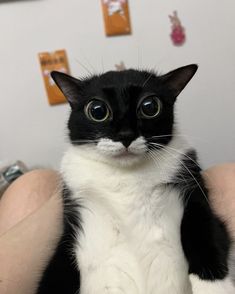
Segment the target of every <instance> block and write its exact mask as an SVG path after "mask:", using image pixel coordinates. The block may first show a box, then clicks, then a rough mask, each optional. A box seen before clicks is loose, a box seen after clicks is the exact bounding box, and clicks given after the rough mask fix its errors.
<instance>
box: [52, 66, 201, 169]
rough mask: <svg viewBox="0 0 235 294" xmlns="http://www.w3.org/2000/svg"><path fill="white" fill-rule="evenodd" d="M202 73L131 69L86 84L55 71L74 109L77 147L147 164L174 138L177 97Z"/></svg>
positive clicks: (121, 161) (72, 127) (72, 123)
mask: <svg viewBox="0 0 235 294" xmlns="http://www.w3.org/2000/svg"><path fill="white" fill-rule="evenodd" d="M196 70H197V65H195V64H192V65H188V66H184V67H181V68H178V69H176V70H174V71H171V72H169V73H167V74H165V75H157V74H156V73H154V72H149V71H139V70H132V69H130V70H124V71H120V72H116V71H110V72H107V73H104V74H101V75H95V76H92V77H90V78H86V79H83V80H78V79H75V78H73V77H70V76H68V75H66V74H64V73H60V72H52V78H53V79H54V80H55V82H56V84H57V85H58V87H59V88H60V89H61V90H62V92H63V93H64V95H65V96H66V98H67V99H68V102H69V104H70V105H71V109H72V111H71V115H70V118H69V122H68V128H69V137H70V140H71V143H72V144H73V145H76V146H78V148H81V149H83V150H84V148H86V149H87V150H89V151H90V153H92V154H93V155H92V156H95V157H96V159H97V160H103V161H105V162H108V161H110V160H112V162H113V161H115V162H116V163H118V164H122V165H131V164H133V163H135V162H139V161H141V160H143V159H144V158H145V157H146V154H148V153H149V152H151V150H154V149H156V148H157V149H159V148H162V147H164V146H165V145H167V144H168V143H169V142H170V140H171V139H172V135H173V124H174V103H175V100H176V97H177V96H178V95H179V93H180V92H181V91H182V90H183V89H184V87H185V86H186V85H187V83H188V82H189V81H190V79H191V78H192V77H193V75H194V74H195V72H196Z"/></svg>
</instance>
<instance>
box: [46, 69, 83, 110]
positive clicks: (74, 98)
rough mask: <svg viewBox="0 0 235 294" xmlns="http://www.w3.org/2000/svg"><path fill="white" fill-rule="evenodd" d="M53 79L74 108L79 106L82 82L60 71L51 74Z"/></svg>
mask: <svg viewBox="0 0 235 294" xmlns="http://www.w3.org/2000/svg"><path fill="white" fill-rule="evenodd" d="M51 77H52V79H53V80H54V81H55V83H56V85H57V86H58V87H59V88H60V90H61V91H62V92H63V94H64V95H65V97H66V98H67V100H68V102H69V104H70V105H71V107H72V108H75V107H76V105H77V104H78V99H79V92H80V90H81V84H82V82H81V81H80V80H78V79H75V78H73V77H71V76H69V75H67V74H65V73H62V72H59V71H53V72H51Z"/></svg>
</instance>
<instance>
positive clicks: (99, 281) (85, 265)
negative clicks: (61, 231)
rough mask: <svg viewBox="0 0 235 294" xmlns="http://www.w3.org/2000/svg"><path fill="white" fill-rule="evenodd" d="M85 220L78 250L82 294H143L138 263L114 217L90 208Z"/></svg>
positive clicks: (85, 212)
mask: <svg viewBox="0 0 235 294" xmlns="http://www.w3.org/2000/svg"><path fill="white" fill-rule="evenodd" d="M82 220H83V233H82V234H80V236H78V243H77V246H76V249H75V253H76V258H77V262H78V266H79V270H80V277H81V285H80V294H143V291H142V290H141V287H142V286H141V274H140V272H139V266H138V262H137V261H136V260H135V257H134V255H132V252H131V250H130V249H129V248H128V244H127V242H126V239H125V236H124V235H123V234H122V232H121V230H120V228H119V227H118V225H117V223H116V222H115V220H114V218H113V217H112V216H111V214H110V213H108V212H106V211H103V209H102V208H100V207H99V206H97V207H95V208H93V207H90V208H89V210H86V211H84V212H83V213H82Z"/></svg>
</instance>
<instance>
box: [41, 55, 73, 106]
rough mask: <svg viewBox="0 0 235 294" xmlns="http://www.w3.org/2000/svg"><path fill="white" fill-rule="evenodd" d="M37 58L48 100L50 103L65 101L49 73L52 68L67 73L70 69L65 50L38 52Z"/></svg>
mask: <svg viewBox="0 0 235 294" xmlns="http://www.w3.org/2000/svg"><path fill="white" fill-rule="evenodd" d="M39 60H40V64H41V69H42V76H43V80H44V84H45V88H46V91H47V96H48V102H49V103H50V105H55V104H60V103H65V102H67V100H66V98H65V97H64V95H63V93H62V92H61V91H60V89H59V88H58V87H57V86H56V84H55V82H54V81H53V79H52V78H51V75H50V74H51V72H52V71H53V70H56V71H60V72H64V73H67V74H69V72H70V71H69V65H68V59H67V54H66V51H65V50H57V51H54V52H44V53H39Z"/></svg>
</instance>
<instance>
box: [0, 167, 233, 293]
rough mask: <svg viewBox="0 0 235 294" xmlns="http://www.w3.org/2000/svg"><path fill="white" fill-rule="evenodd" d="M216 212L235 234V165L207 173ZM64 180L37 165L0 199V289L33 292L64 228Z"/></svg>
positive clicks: (3, 291) (14, 291)
mask: <svg viewBox="0 0 235 294" xmlns="http://www.w3.org/2000/svg"><path fill="white" fill-rule="evenodd" d="M204 177H205V180H206V182H207V185H208V187H209V189H210V194H211V195H210V199H211V202H212V206H213V208H214V210H215V211H216V213H217V214H218V215H220V216H221V217H222V218H223V219H224V220H225V221H227V223H228V226H229V229H230V231H231V233H232V234H233V237H234V238H235V164H223V165H220V166H215V167H212V168H210V169H208V170H207V171H205V172H204ZM59 186H60V179H59V176H58V174H57V173H56V172H54V171H50V170H36V171H32V172H29V173H27V174H25V175H24V176H22V177H20V178H19V179H18V180H16V181H15V182H14V183H13V184H12V185H11V186H10V187H9V188H8V189H7V191H6V192H5V193H4V195H3V198H2V199H1V201H0V261H1V266H0V293H2V294H15V293H17V294H33V293H34V292H35V289H36V287H37V283H38V280H39V279H40V272H42V270H43V268H44V267H45V265H46V262H47V260H48V259H49V258H50V256H51V254H52V252H53V250H54V248H55V247H56V244H57V241H58V239H59V237H60V236H61V233H62V210H63V209H62V201H61V196H60V193H59Z"/></svg>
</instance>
